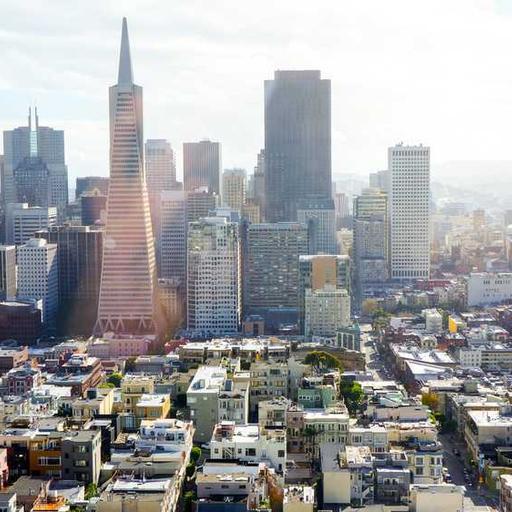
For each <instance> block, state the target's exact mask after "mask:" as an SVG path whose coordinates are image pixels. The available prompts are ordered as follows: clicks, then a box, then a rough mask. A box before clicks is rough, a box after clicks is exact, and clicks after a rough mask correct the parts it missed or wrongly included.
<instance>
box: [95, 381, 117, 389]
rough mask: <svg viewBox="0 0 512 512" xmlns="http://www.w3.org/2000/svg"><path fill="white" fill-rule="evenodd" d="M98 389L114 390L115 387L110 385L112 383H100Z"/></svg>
mask: <svg viewBox="0 0 512 512" xmlns="http://www.w3.org/2000/svg"><path fill="white" fill-rule="evenodd" d="M98 387H99V388H101V389H103V388H109V389H114V388H115V386H114V384H112V382H102V383H101V384H100V385H99V386H98Z"/></svg>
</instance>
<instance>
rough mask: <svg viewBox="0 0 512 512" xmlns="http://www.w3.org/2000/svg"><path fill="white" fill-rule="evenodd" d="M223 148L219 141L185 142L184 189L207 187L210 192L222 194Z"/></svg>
mask: <svg viewBox="0 0 512 512" xmlns="http://www.w3.org/2000/svg"><path fill="white" fill-rule="evenodd" d="M221 158H222V157H221V148H220V143H219V142H212V141H209V140H202V141H200V142H185V143H183V182H184V189H185V190H187V191H189V190H196V189H197V188H200V187H207V188H208V192H210V193H213V194H217V195H219V194H220V183H219V182H220V170H221V167H222V164H221Z"/></svg>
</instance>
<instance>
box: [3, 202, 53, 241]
mask: <svg viewBox="0 0 512 512" xmlns="http://www.w3.org/2000/svg"><path fill="white" fill-rule="evenodd" d="M55 224H57V208H55V207H54V206H52V207H46V208H43V207H41V206H29V205H28V204H27V203H9V204H8V205H7V208H6V210H5V241H6V243H7V244H14V245H21V244H24V243H26V242H28V240H29V239H30V238H32V237H33V236H34V233H35V232H36V231H39V230H40V229H46V228H47V227H49V226H54V225H55Z"/></svg>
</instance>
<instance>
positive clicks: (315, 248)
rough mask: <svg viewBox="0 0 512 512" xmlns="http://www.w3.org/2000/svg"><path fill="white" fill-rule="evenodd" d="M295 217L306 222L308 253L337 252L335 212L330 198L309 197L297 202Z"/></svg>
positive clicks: (301, 221)
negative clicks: (314, 198) (306, 199)
mask: <svg viewBox="0 0 512 512" xmlns="http://www.w3.org/2000/svg"><path fill="white" fill-rule="evenodd" d="M297 219H298V221H299V222H300V223H302V224H307V226H308V233H309V252H310V254H337V253H338V243H337V240H336V213H335V210H334V201H333V200H332V199H317V200H313V199H310V200H308V201H303V202H301V203H299V207H298V210H297Z"/></svg>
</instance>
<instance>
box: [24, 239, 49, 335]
mask: <svg viewBox="0 0 512 512" xmlns="http://www.w3.org/2000/svg"><path fill="white" fill-rule="evenodd" d="M17 259H18V297H19V298H20V299H35V300H39V299H41V300H42V301H43V315H42V317H43V322H44V323H45V324H46V325H47V326H48V327H49V328H54V327H55V321H56V316H57V309H58V307H59V270H58V269H59V267H58V260H57V244H49V243H47V242H46V240H45V239H44V238H31V239H30V240H29V241H28V242H27V243H26V244H24V245H20V246H19V247H18V248H17Z"/></svg>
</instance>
